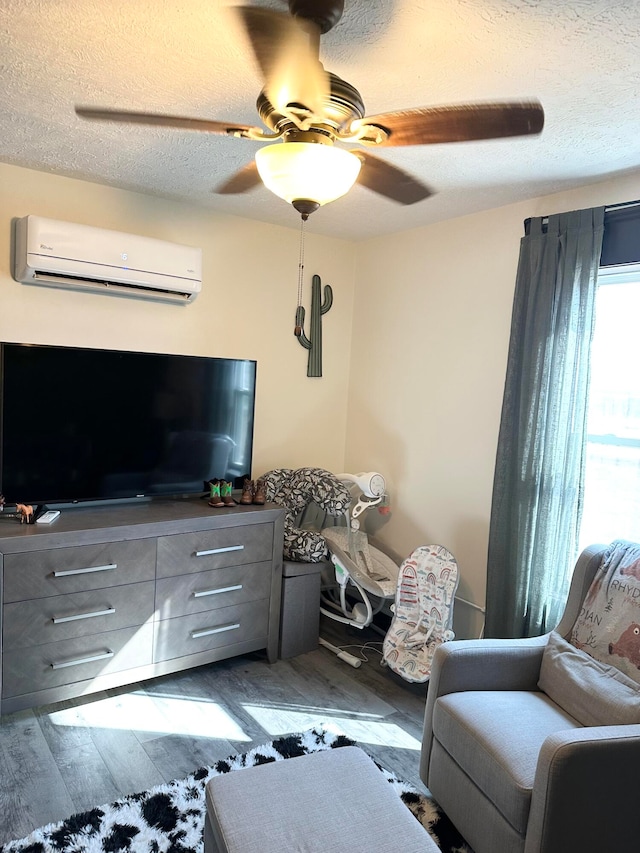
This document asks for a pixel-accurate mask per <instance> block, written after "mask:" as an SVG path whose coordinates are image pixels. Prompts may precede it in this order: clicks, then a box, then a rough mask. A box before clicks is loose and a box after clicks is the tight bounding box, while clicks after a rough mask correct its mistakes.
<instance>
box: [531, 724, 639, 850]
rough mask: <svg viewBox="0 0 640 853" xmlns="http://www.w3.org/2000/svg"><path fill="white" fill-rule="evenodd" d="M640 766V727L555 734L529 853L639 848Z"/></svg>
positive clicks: (540, 783) (544, 756)
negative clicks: (639, 771)
mask: <svg viewBox="0 0 640 853" xmlns="http://www.w3.org/2000/svg"><path fill="white" fill-rule="evenodd" d="M638 767H640V725H634V726H594V727H587V728H581V729H573V730H571V731H564V732H559V733H557V734H554V735H550V736H549V737H548V738H547V739H546V740H545V742H544V744H543V745H542V749H541V750H540V756H539V758H538V765H537V768H536V776H535V782H534V787H533V792H532V797H531V811H530V813H529V825H528V828H527V840H526V845H525V853H534V851H535V853H566V851H567V850H580V853H602V851H604V850H634V849H637V847H638V839H639V838H640V809H638V802H639V801H640V775H639V774H638Z"/></svg>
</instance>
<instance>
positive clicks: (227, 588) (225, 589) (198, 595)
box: [193, 583, 242, 598]
mask: <svg viewBox="0 0 640 853" xmlns="http://www.w3.org/2000/svg"><path fill="white" fill-rule="evenodd" d="M237 589H242V584H241V583H237V584H234V585H233V586H221V587H219V588H218V589H203V590H202V592H194V593H193V597H194V598H202V597H203V596H205V595H218V593H220V592H235V591H236V590H237Z"/></svg>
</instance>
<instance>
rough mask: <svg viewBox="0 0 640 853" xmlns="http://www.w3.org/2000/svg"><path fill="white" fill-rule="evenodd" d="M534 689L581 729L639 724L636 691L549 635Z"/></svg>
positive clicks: (638, 694) (627, 680)
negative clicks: (543, 694) (582, 727)
mask: <svg viewBox="0 0 640 853" xmlns="http://www.w3.org/2000/svg"><path fill="white" fill-rule="evenodd" d="M538 687H539V688H540V689H541V690H543V691H544V692H545V693H546V694H547V696H548V697H549V698H550V699H552V700H553V701H554V702H555V703H556V705H559V706H560V707H561V708H562V709H563V710H564V711H566V712H567V714H571V716H572V717H574V719H576V720H577V721H578V722H579V723H582V725H583V726H626V725H635V724H637V723H640V687H639V686H638V685H637V684H636V683H635V681H632V680H631V679H630V678H627V676H626V675H625V674H624V673H622V672H620V670H619V669H616V668H615V667H613V666H607V665H606V664H602V663H599V662H598V661H597V660H595V659H594V658H592V657H591V655H588V654H585V652H582V651H580V649H576V648H575V646H572V645H571V643H568V642H567V641H566V640H565V639H564V638H563V637H561V636H560V635H559V634H557V633H556V632H555V631H552V632H551V634H550V635H549V641H548V643H547V646H546V648H545V650H544V653H543V655H542V666H541V667H540V679H539V681H538Z"/></svg>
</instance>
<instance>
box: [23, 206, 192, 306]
mask: <svg viewBox="0 0 640 853" xmlns="http://www.w3.org/2000/svg"><path fill="white" fill-rule="evenodd" d="M14 278H15V279H16V281H19V282H22V283H23V284H40V285H47V286H49V287H62V288H66V289H73V290H89V291H94V292H99V293H110V294H114V295H119V296H135V297H138V298H145V299H161V300H163V301H170V302H178V303H182V304H186V303H188V302H193V300H194V299H195V297H196V296H197V295H198V293H199V292H200V288H201V285H202V250H201V249H195V248H193V247H191V246H180V245H178V244H177V243H167V242H165V241H164V240H156V239H154V238H152V237H140V236H136V235H134V234H124V233H121V232H120V231H107V230H104V229H102V228H94V227H92V226H90V225H76V224H73V223H71V222H58V221H56V220H54V219H44V218H43V217H40V216H25V217H23V218H22V219H18V220H17V221H16V223H15V244H14Z"/></svg>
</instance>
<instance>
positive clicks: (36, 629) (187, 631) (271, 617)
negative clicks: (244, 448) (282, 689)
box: [0, 500, 284, 713]
mask: <svg viewBox="0 0 640 853" xmlns="http://www.w3.org/2000/svg"><path fill="white" fill-rule="evenodd" d="M283 518H284V510H282V509H280V508H278V507H273V506H271V507H269V506H265V507H253V506H252V507H233V508H232V507H230V508H229V509H228V511H227V512H225V513H224V514H219V513H212V512H211V510H210V508H209V507H208V505H207V503H206V501H200V500H182V501H179V500H157V501H154V502H149V503H134V504H122V505H115V506H99V507H83V508H76V509H69V510H68V511H66V512H65V513H64V514H63V515H62V516H61V517H60V519H59V520H58V522H57V523H56V525H55V527H54V528H53V529H51V527H50V526H48V525H37V524H36V525H33V526H32V527H29V528H28V529H27V530H25V528H24V527H22V528H21V527H20V526H18V525H16V526H10V525H4V526H3V527H2V529H0V559H1V560H2V565H3V569H4V570H3V589H2V602H3V605H2V685H1V698H0V711H1V712H2V713H7V712H10V711H15V710H19V709H22V708H28V707H33V706H36V705H42V704H46V703H49V702H57V701H60V700H63V699H69V698H72V697H74V696H79V695H83V694H86V693H91V692H95V691H98V690H103V689H107V688H109V687H115V686H119V685H122V684H129V683H132V682H135V681H140V680H142V679H146V678H152V677H154V676H157V675H164V674H165V673H168V672H176V671H178V670H183V669H188V668H190V667H193V666H199V665H200V664H204V663H211V662H213V661H217V660H221V659H223V658H227V657H231V656H234V655H239V654H245V653H247V652H251V651H256V650H259V649H266V654H267V657H268V659H269V661H270V662H274V661H275V660H276V659H277V655H278V640H279V620H280V595H281V583H282V580H281V578H282V549H283V533H282V531H283Z"/></svg>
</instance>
